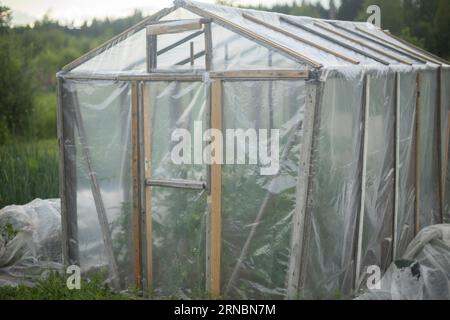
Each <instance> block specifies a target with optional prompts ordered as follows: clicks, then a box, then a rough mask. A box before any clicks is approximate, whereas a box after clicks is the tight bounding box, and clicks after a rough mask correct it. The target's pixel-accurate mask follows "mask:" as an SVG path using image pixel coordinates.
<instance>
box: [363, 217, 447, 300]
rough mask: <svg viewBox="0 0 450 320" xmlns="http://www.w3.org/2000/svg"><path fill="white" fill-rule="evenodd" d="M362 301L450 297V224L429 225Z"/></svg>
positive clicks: (445, 298)
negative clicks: (377, 286)
mask: <svg viewBox="0 0 450 320" xmlns="http://www.w3.org/2000/svg"><path fill="white" fill-rule="evenodd" d="M378 285H379V289H376V288H374V289H371V290H367V292H366V293H364V294H362V295H360V296H358V297H357V299H359V300H391V299H392V300H430V299H431V300H450V225H448V224H446V225H444V224H440V225H433V226H430V227H426V228H424V229H422V231H420V233H419V234H418V235H417V236H416V237H415V238H414V239H413V240H412V242H411V243H410V244H409V246H408V248H407V249H406V252H405V253H404V255H403V256H402V259H399V260H396V261H395V262H394V263H392V264H391V266H390V267H389V269H388V270H387V271H386V273H385V274H384V276H383V278H382V279H381V281H380V282H379V283H378Z"/></svg>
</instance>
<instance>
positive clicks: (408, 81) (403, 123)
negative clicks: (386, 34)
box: [397, 73, 417, 256]
mask: <svg viewBox="0 0 450 320" xmlns="http://www.w3.org/2000/svg"><path fill="white" fill-rule="evenodd" d="M399 77H400V118H399V119H398V122H397V125H399V126H400V127H399V134H400V136H399V141H398V142H399V159H398V163H399V168H398V170H399V175H398V176H399V181H398V215H397V256H401V255H402V254H403V253H404V251H405V249H406V247H407V246H408V244H409V242H410V241H411V240H412V238H413V237H414V213H415V199H416V186H415V177H416V174H415V154H416V152H415V147H416V144H415V141H416V140H415V125H416V124H415V120H416V118H415V117H416V94H417V92H416V77H417V74H416V73H400V74H399Z"/></svg>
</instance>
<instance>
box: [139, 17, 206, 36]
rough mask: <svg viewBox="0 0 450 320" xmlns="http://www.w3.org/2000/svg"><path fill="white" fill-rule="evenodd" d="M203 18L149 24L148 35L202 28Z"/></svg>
mask: <svg viewBox="0 0 450 320" xmlns="http://www.w3.org/2000/svg"><path fill="white" fill-rule="evenodd" d="M201 28H202V20H201V19H185V20H177V21H161V22H159V23H155V24H151V25H148V26H147V35H159V34H169V33H179V32H186V31H194V30H200V29H201Z"/></svg>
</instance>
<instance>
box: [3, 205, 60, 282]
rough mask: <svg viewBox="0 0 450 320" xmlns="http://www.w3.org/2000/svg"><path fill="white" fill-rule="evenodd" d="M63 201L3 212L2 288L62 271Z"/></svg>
mask: <svg viewBox="0 0 450 320" xmlns="http://www.w3.org/2000/svg"><path fill="white" fill-rule="evenodd" d="M60 210H61V209H60V201H59V199H48V200H41V199H35V200H33V201H32V202H30V203H28V204H25V205H10V206H7V207H4V208H3V209H1V210H0V286H1V285H17V284H19V283H25V284H27V283H29V282H30V281H33V280H36V279H39V278H41V277H43V276H45V274H46V273H48V272H49V271H52V270H60V269H61V268H62V264H61V262H62V257H61V214H60Z"/></svg>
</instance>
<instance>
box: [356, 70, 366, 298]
mask: <svg viewBox="0 0 450 320" xmlns="http://www.w3.org/2000/svg"><path fill="white" fill-rule="evenodd" d="M369 112H370V76H369V75H366V79H365V82H364V110H363V117H362V121H363V131H362V145H361V148H362V170H361V197H360V206H359V212H358V219H357V221H358V225H357V231H358V233H357V239H356V240H357V242H356V267H355V282H354V286H355V290H357V289H358V288H359V285H360V276H361V264H362V242H363V235H364V215H365V201H366V176H367V148H368V145H367V142H368V139H369V135H368V133H369Z"/></svg>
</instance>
